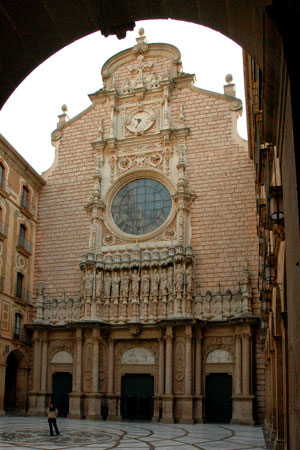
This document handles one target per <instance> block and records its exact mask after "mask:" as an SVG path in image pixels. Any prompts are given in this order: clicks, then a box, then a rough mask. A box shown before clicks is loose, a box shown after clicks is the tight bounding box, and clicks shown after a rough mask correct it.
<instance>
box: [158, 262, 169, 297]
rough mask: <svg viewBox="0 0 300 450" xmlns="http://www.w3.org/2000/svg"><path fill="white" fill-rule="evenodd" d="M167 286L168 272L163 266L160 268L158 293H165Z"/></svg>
mask: <svg viewBox="0 0 300 450" xmlns="http://www.w3.org/2000/svg"><path fill="white" fill-rule="evenodd" d="M167 288H168V274H167V271H166V269H165V268H163V269H162V272H161V275H160V293H161V295H167V290H168V289H167Z"/></svg>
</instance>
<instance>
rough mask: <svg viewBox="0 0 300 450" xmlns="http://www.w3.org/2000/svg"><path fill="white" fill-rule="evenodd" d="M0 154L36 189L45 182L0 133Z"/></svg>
mask: <svg viewBox="0 0 300 450" xmlns="http://www.w3.org/2000/svg"><path fill="white" fill-rule="evenodd" d="M0 156H2V157H3V159H5V160H6V161H7V163H8V164H10V165H11V166H12V167H13V168H14V169H15V170H16V171H17V172H18V173H19V175H21V176H22V177H23V178H24V179H25V180H26V181H27V182H28V183H29V184H30V185H31V186H32V187H33V188H34V189H35V190H36V191H39V190H40V189H41V188H42V187H43V186H44V185H45V184H46V181H45V180H44V178H43V177H41V175H39V174H38V173H37V172H36V171H35V170H34V168H33V167H31V166H30V164H28V162H27V161H26V160H25V159H24V158H23V157H22V156H21V155H20V153H19V152H17V150H16V149H15V148H14V147H13V146H12V145H11V144H10V143H9V142H8V141H7V140H6V139H5V137H4V136H2V134H0Z"/></svg>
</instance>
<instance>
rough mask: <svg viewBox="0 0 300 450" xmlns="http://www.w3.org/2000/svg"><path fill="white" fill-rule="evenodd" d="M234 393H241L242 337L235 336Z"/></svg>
mask: <svg viewBox="0 0 300 450" xmlns="http://www.w3.org/2000/svg"><path fill="white" fill-rule="evenodd" d="M234 369H235V371H234V372H235V373H234V375H235V395H241V393H242V338H241V336H235V368H234Z"/></svg>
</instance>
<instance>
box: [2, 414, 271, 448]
mask: <svg viewBox="0 0 300 450" xmlns="http://www.w3.org/2000/svg"><path fill="white" fill-rule="evenodd" d="M57 423H58V428H59V431H60V432H61V435H60V436H53V437H52V436H50V435H49V428H48V423H47V419H46V418H42V417H37V418H32V417H1V418H0V449H1V450H14V449H15V450H25V449H26V450H30V449H37V450H39V449H41V450H55V449H61V450H63V449H68V450H73V449H74V450H78V449H81V448H84V449H98V450H106V449H107V450H108V449H122V450H132V449H133V450H147V449H150V450H154V449H159V450H169V449H172V450H194V449H200V450H244V449H249V450H250V449H251V450H261V449H265V448H266V447H265V442H264V438H263V434H262V429H261V428H260V427H250V426H241V425H229V424H224V425H219V424H218V425H213V424H195V425H183V424H175V425H166V424H160V423H151V422H144V423H142V422H95V421H90V420H71V419H61V418H58V420H57Z"/></svg>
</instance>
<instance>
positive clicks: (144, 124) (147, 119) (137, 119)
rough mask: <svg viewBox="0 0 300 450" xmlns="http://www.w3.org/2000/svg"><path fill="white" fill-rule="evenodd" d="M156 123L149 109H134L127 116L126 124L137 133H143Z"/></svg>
mask: <svg viewBox="0 0 300 450" xmlns="http://www.w3.org/2000/svg"><path fill="white" fill-rule="evenodd" d="M153 123H154V115H153V113H152V114H151V113H150V112H148V111H145V110H142V111H134V112H132V113H131V114H129V116H128V117H127V120H126V126H127V129H128V130H129V131H131V132H132V133H135V134H143V133H144V132H145V131H146V130H148V129H149V128H150V127H151V126H152V125H153Z"/></svg>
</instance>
